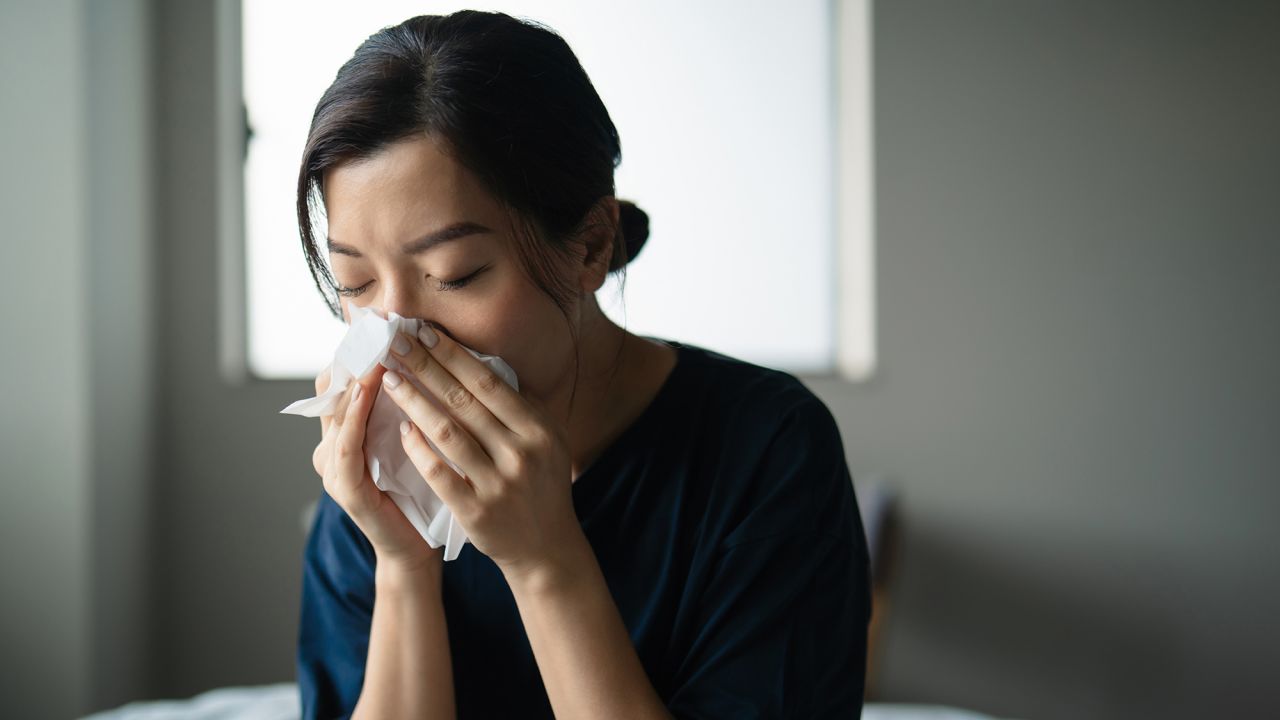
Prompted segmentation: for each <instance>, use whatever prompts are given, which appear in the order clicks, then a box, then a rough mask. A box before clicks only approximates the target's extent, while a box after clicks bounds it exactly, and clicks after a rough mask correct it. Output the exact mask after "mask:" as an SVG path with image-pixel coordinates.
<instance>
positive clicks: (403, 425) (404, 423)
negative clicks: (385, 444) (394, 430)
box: [400, 420, 409, 435]
mask: <svg viewBox="0 0 1280 720" xmlns="http://www.w3.org/2000/svg"><path fill="white" fill-rule="evenodd" d="M400 434H401V435H408V434H409V421H408V420H401V421H400Z"/></svg>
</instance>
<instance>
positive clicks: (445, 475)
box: [400, 420, 476, 517]
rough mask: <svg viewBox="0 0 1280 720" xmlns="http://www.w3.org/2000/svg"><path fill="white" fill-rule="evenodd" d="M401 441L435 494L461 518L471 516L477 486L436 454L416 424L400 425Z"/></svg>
mask: <svg viewBox="0 0 1280 720" xmlns="http://www.w3.org/2000/svg"><path fill="white" fill-rule="evenodd" d="M400 442H401V444H402V445H403V446H404V452H405V455H407V456H408V457H409V462H411V463H413V466H414V467H415V468H417V469H418V472H419V473H420V474H421V475H422V479H423V480H426V481H427V485H429V486H431V489H432V491H434V492H435V494H436V495H438V496H439V497H440V499H441V500H443V501H444V503H445V505H448V506H449V509H450V510H452V511H453V513H454V514H455V515H458V516H459V517H463V516H466V517H469V516H470V515H471V510H472V508H473V506H474V503H475V498H476V491H475V485H473V484H472V483H471V481H470V480H468V479H467V478H464V477H462V476H461V475H459V474H458V473H456V472H454V471H453V468H451V467H449V465H448V463H446V462H445V461H444V459H443V458H441V457H440V456H439V455H437V454H436V452H435V451H434V450H432V449H431V446H430V445H428V444H427V440H426V438H425V437H423V435H422V432H421V431H420V430H418V428H417V426H415V425H414V424H413V423H411V422H409V421H407V420H404V421H401V423H400Z"/></svg>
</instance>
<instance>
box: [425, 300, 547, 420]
mask: <svg viewBox="0 0 1280 720" xmlns="http://www.w3.org/2000/svg"><path fill="white" fill-rule="evenodd" d="M418 336H419V339H421V341H422V343H423V344H424V345H425V346H426V348H427V350H428V353H429V354H430V355H431V357H432V359H434V360H436V361H437V362H438V363H439V364H440V365H441V366H443V367H444V368H445V369H446V370H448V371H449V373H450V374H451V375H453V376H454V377H455V378H457V379H458V380H459V381H460V382H461V383H462V384H463V385H464V386H466V388H467V389H468V390H470V391H471V394H472V395H474V396H475V397H476V398H477V399H479V400H480V402H481V403H483V404H484V405H485V407H487V408H489V410H490V411H491V412H492V413H493V415H494V417H496V418H497V419H498V421H499V422H501V423H502V424H503V425H505V426H507V427H508V428H510V429H511V431H512V432H514V433H515V434H517V435H519V436H521V437H524V438H534V437H537V436H539V435H541V433H542V432H543V426H542V421H541V419H540V418H538V416H537V415H536V414H535V413H534V412H533V410H532V408H531V407H530V405H529V403H528V402H527V401H526V400H525V398H524V397H523V396H521V395H520V393H519V392H517V391H516V389H515V388H513V387H511V386H510V385H508V384H507V383H506V381H505V380H503V379H502V378H501V377H499V376H498V374H497V373H495V372H494V371H493V370H490V369H489V366H488V365H485V364H484V363H483V362H481V361H480V359H479V358H477V357H475V356H474V355H472V354H471V353H470V352H467V349H466V348H465V347H463V346H462V345H461V344H460V343H459V342H458V341H457V340H454V339H453V338H452V337H450V336H449V334H448V333H445V332H442V331H440V330H439V329H438V328H432V327H428V326H427V325H423V326H422V328H421V329H420V330H419V331H418Z"/></svg>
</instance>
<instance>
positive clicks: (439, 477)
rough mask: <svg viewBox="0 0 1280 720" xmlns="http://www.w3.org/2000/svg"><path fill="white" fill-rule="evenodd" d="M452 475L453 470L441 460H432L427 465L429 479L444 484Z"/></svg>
mask: <svg viewBox="0 0 1280 720" xmlns="http://www.w3.org/2000/svg"><path fill="white" fill-rule="evenodd" d="M452 474H453V470H452V469H450V468H449V466H448V465H445V464H444V463H443V462H441V461H440V460H432V461H431V462H430V463H429V464H428V465H427V472H426V475H427V478H428V479H431V480H435V481H438V482H443V481H445V480H448V479H449V476H450V475H452Z"/></svg>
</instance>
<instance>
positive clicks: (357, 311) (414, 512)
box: [280, 305, 520, 560]
mask: <svg viewBox="0 0 1280 720" xmlns="http://www.w3.org/2000/svg"><path fill="white" fill-rule="evenodd" d="M349 308H350V310H349V312H350V315H351V325H350V326H349V327H348V329H347V334H346V335H345V336H344V337H343V338H342V342H341V343H339V344H338V349H337V352H335V353H334V356H333V365H332V366H331V367H330V381H329V387H328V388H327V389H325V391H324V392H323V393H321V394H319V395H317V396H316V397H311V398H305V399H303V400H299V401H297V402H295V403H292V404H290V405H289V406H288V407H286V408H285V409H283V410H281V411H280V412H281V413H288V414H290V415H303V416H305V417H319V416H321V415H329V414H332V413H333V411H334V408H335V407H336V406H337V404H338V399H339V398H340V397H341V395H342V393H343V391H345V390H346V389H347V386H348V385H350V383H351V382H352V381H353V380H354V379H356V378H362V377H364V376H365V375H366V374H367V373H368V372H369V371H370V370H372V369H373V368H374V367H375V366H377V365H378V364H379V363H380V362H382V361H384V360H386V359H388V357H390V354H391V341H392V340H394V339H395V336H396V333H398V332H405V333H408V334H410V335H417V334H418V329H419V328H421V327H422V325H423V321H422V320H419V319H416V318H404V317H401V316H400V315H397V314H396V313H394V312H391V313H388V315H387V317H386V318H383V317H382V316H380V315H379V314H378V313H377V312H375V311H374V310H373V309H372V308H362V307H357V306H355V305H351V306H349ZM462 347H463V349H465V350H466V351H467V352H469V353H471V354H472V355H473V356H474V357H475V358H476V359H478V360H480V361H481V362H483V363H484V364H486V365H488V366H489V368H490V369H492V370H493V371H494V372H495V373H497V374H498V376H499V377H501V378H502V379H503V380H505V381H506V382H507V384H508V385H510V386H511V387H513V388H515V389H516V390H517V391H518V390H519V389H520V385H519V383H518V382H517V380H516V373H515V371H514V370H512V369H511V366H510V365H507V363H505V362H503V360H502V358H499V357H497V356H495V355H485V354H484V353H479V352H476V351H475V350H472V349H471V348H468V347H466V346H465V345H464V346H462ZM392 360H394V358H392ZM389 364H390V365H392V366H393V367H394V362H392V363H389ZM401 374H402V375H404V376H405V379H406V380H407V381H409V382H412V383H413V384H414V385H415V386H417V388H418V390H419V391H420V392H422V394H423V396H424V397H426V398H427V400H428V401H430V402H431V403H432V404H433V405H435V406H436V407H438V408H440V409H441V410H442V411H445V412H448V411H447V410H445V408H444V406H443V405H442V404H441V403H440V402H439V401H438V400H437V399H436V398H435V396H434V395H432V394H431V393H430V392H429V391H427V389H426V388H425V387H424V386H423V385H422V382H421V381H419V380H418V378H416V377H414V376H413V375H412V374H410V373H401ZM407 419H408V416H407V415H405V413H404V411H403V410H401V409H400V406H399V405H396V404H395V401H393V400H392V399H391V398H389V397H387V396H386V395H384V394H383V393H382V392H381V388H379V392H378V395H377V398H376V399H375V400H374V403H373V409H372V410H370V412H369V423H368V425H367V427H366V428H365V441H364V448H365V462H366V463H367V464H368V466H369V475H371V476H372V477H373V482H374V484H375V485H377V486H378V489H380V490H382V491H383V492H385V493H387V494H389V495H390V496H391V499H392V500H393V501H394V502H395V504H396V507H398V508H400V511H401V512H403V513H404V516H405V517H406V518H408V519H409V522H410V523H412V524H413V527H414V528H416V529H417V530H418V532H419V533H420V534H421V535H422V537H423V539H425V540H426V541H427V544H429V545H430V546H431V547H433V548H438V547H440V546H441V545H443V546H444V547H445V551H444V559H445V560H454V559H456V558H457V557H458V554H459V553H460V552H462V546H463V545H465V544H466V542H467V533H466V531H465V530H463V528H462V526H461V525H460V524H459V523H458V520H457V518H455V517H454V516H453V513H452V512H451V511H450V510H449V508H448V506H446V505H445V504H444V501H443V500H441V499H440V498H439V497H438V496H437V495H436V494H435V492H434V491H433V490H432V489H431V486H430V485H428V484H427V481H426V480H424V479H423V478H422V474H421V473H419V472H418V469H417V468H416V467H414V465H413V462H411V461H410V460H409V457H408V455H406V454H405V452H404V446H403V445H401V443H400V422H401V421H402V420H407ZM427 444H428V445H429V446H430V447H431V449H432V450H433V451H435V453H436V454H437V455H438V456H440V458H441V459H442V460H444V462H445V463H446V464H447V465H448V466H449V467H451V468H453V470H454V472H457V473H458V474H459V475H463V476H464V477H465V475H466V474H465V473H463V472H462V469H461V468H459V467H458V466H457V465H455V464H454V463H453V461H452V460H450V459H449V458H448V457H446V456H445V454H444V453H442V452H441V451H440V449H439V448H437V447H436V445H435V443H433V442H431V440H430V438H428V439H427Z"/></svg>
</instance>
